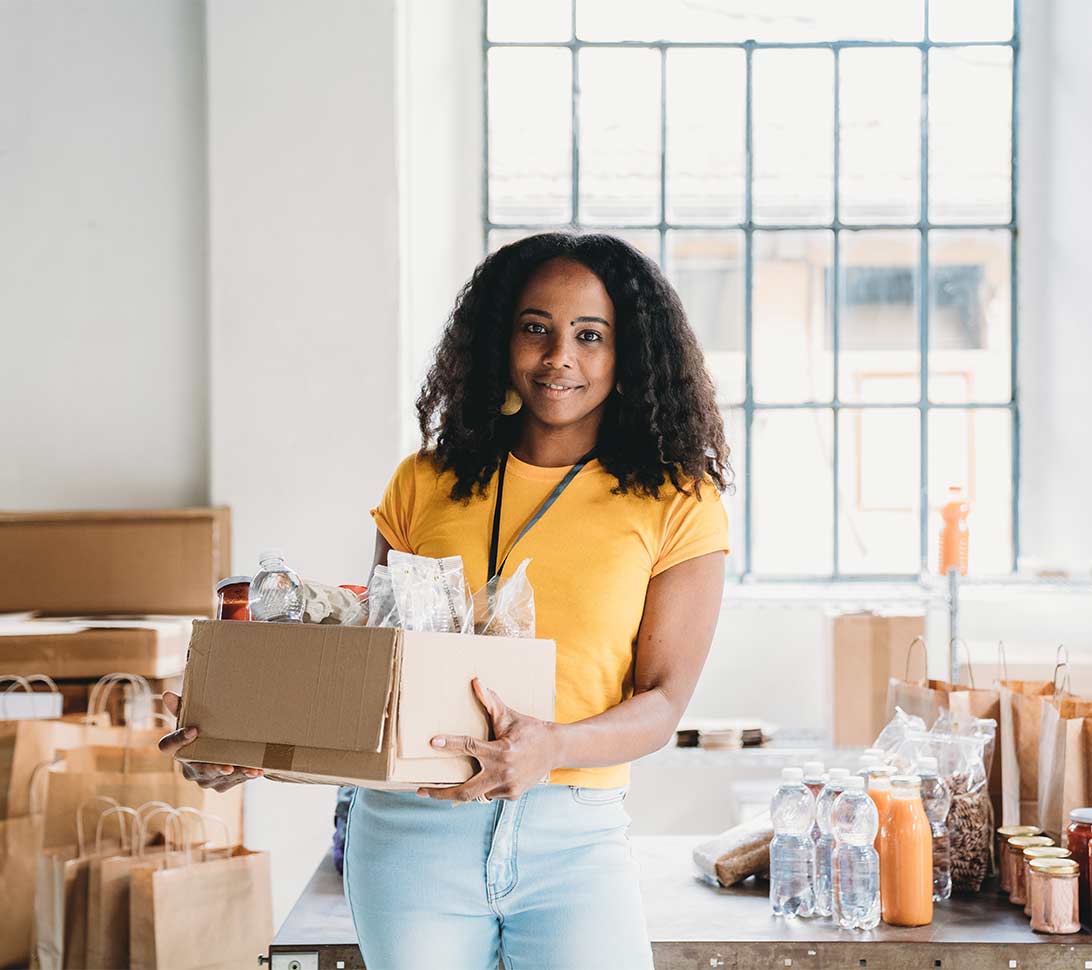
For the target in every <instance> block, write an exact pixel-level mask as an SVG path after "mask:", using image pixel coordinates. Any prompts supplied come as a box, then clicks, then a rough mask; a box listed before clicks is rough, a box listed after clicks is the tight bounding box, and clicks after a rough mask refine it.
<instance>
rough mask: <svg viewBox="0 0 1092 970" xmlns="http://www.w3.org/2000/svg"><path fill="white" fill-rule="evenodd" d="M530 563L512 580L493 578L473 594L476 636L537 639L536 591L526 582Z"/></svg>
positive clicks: (524, 565) (513, 575)
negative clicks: (535, 636) (535, 637)
mask: <svg viewBox="0 0 1092 970" xmlns="http://www.w3.org/2000/svg"><path fill="white" fill-rule="evenodd" d="M530 565H531V560H530V559H524V560H523V562H521V563H520V564H519V566H518V567H517V568H516V571H515V572H514V573H512V575H511V576H508V577H502V576H494V577H493V578H492V579H491V580H490V581H489V582H488V583H486V584H485V585H484V586H483V587H482V588H481V589H479V590H478V591H477V592H476V593H475V594H474V632H475V633H479V634H482V635H484V636H491V637H534V635H535V591H534V589H533V588H532V587H531V581H530V580H529V579H528V578H527V567H528V566H530Z"/></svg>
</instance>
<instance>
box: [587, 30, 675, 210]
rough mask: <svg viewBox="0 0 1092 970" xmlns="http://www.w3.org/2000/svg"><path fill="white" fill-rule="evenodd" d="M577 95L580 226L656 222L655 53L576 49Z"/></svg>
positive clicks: (657, 107) (657, 132) (657, 59)
mask: <svg viewBox="0 0 1092 970" xmlns="http://www.w3.org/2000/svg"><path fill="white" fill-rule="evenodd" d="M580 92H581V93H580V221H581V222H586V223H591V224H604V223H613V224H616V225H625V224H627V223H634V222H637V223H641V222H644V223H650V222H659V219H660V57H659V54H658V53H657V52H656V51H650V50H584V51H581V53H580Z"/></svg>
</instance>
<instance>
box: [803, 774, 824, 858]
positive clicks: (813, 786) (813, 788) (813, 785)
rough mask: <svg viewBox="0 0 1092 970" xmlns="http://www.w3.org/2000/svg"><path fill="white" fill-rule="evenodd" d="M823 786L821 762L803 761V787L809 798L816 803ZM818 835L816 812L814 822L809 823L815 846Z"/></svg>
mask: <svg viewBox="0 0 1092 970" xmlns="http://www.w3.org/2000/svg"><path fill="white" fill-rule="evenodd" d="M825 784H826V779H825V778H824V777H823V762H822V761H805V762H804V787H806V788H807V790H808V791H810V792H811V797H812V798H814V799H815V800H816V801H817V802H818V800H819V795H820V793H821V792H822V791H823V786H824V785H825ZM819 834H820V833H819V819H818V812H816V820H815V821H814V822H812V823H811V840H812V842H814V843H815V844H816V845H818V844H819Z"/></svg>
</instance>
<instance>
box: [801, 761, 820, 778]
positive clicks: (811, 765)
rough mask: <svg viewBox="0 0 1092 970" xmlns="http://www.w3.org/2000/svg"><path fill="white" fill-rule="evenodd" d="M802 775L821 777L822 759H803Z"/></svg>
mask: <svg viewBox="0 0 1092 970" xmlns="http://www.w3.org/2000/svg"><path fill="white" fill-rule="evenodd" d="M804 777H805V778H822V777H823V762H822V761H805V762H804Z"/></svg>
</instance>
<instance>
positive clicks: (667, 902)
mask: <svg viewBox="0 0 1092 970" xmlns="http://www.w3.org/2000/svg"><path fill="white" fill-rule="evenodd" d="M632 841H633V846H634V851H635V853H636V855H637V858H638V862H639V864H640V867H641V891H642V895H643V897H644V906H645V915H646V918H647V921H648V930H649V935H650V937H651V939H652V949H653V953H654V955H655V960H656V968H657V970H699V968H700V970H706V968H708V970H722V968H723V970H728V968H733V967H734V968H737V970H758V968H762V970H767V968H774V967H776V968H778V970H785V968H789V970H820V968H822V970H829V968H854V970H856V968H865V970H903V968H914V970H922V968H937V967H939V968H942V970H980V968H983V970H985V968H989V970H995V968H1001V970H1092V935H1089V934H1088V933H1080V934H1076V935H1074V936H1042V935H1040V934H1038V933H1033V932H1032V931H1031V930H1030V928H1029V927H1028V921H1027V918H1026V917H1025V916H1024V912H1023V908H1022V907H1017V906H1013V905H1012V904H1011V903H1009V902H1008V901H1007V900H1006V899H1005V898H1003V897H1000V896H998V895H997V894H996V893H995V892H984V893H983V894H982V895H980V896H977V897H972V898H963V899H955V900H952V901H951V902H950V903H946V904H943V905H938V906H937V907H936V909H935V918H934V921H933V923H932V924H931V925H929V926H923V927H919V928H915V929H899V928H895V927H890V926H885V925H884V924H882V923H881V924H880V925H879V926H878V927H877V928H876V930H874V931H873V932H872V933H867V934H861V933H850V932H847V931H844V930H839V929H838V928H837V927H835V926H834V925H833V924H832V923H831V922H830V921H829V920H818V919H812V920H780V919H774V918H773V917H771V916H770V911H769V901H768V899H767V896H766V886H765V884H759V885H744V886H741V887H735V888H732V889H719V888H716V887H713V886H709V885H707V884H706V883H704V882H702V881H701V880H700V879H699V878H698V877H697V876H696V875H695V874H694V867H693V863H692V861H691V857H690V853H691V849H692V848H693V847H694V845H695V844H696V843H697V842H699V841H701V838H700V837H695V836H690V835H686V836H644V837H640V836H635V837H634V838H633V840H632ZM269 958H270V960H271V962H272V970H361V968H363V967H364V963H363V961H362V960H361V958H360V951H359V950H358V949H357V946H356V937H355V935H354V932H353V926H352V921H351V919H350V917H349V911H348V907H347V906H346V904H345V899H344V897H343V896H342V892H341V879H340V877H339V876H338V875H337V872H336V871H335V869H334V864H333V861H332V859H331V857H330V856H327V857H326V858H325V859H324V860H323V861H322V863H321V864H320V865H319V867H318V869H317V870H316V872H315V875H314V876H313V877H312V879H311V882H310V883H309V884H308V886H307V888H306V889H305V890H304V892H303V895H302V896H300V898H299V900H298V901H297V903H296V905H295V906H294V907H293V909H292V911H291V913H289V915H288V918H287V919H286V920H285V922H284V925H283V926H282V927H281V929H280V932H279V933H277V935H276V937H275V938H274V940H273V942H272V944H271V945H270V948H269ZM448 965H449V964H448V961H447V960H446V959H445V955H444V954H442V953H436V954H431V955H423V956H422V960H421V963H420V967H421V968H422V970H424V968H426V967H436V968H445V967H447V966H448ZM521 970H523V968H521ZM574 970H577V968H574ZM579 970H584V968H579ZM588 970H591V968H588Z"/></svg>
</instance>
